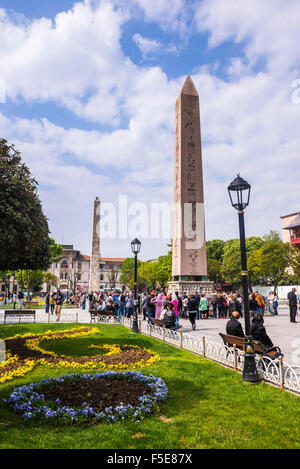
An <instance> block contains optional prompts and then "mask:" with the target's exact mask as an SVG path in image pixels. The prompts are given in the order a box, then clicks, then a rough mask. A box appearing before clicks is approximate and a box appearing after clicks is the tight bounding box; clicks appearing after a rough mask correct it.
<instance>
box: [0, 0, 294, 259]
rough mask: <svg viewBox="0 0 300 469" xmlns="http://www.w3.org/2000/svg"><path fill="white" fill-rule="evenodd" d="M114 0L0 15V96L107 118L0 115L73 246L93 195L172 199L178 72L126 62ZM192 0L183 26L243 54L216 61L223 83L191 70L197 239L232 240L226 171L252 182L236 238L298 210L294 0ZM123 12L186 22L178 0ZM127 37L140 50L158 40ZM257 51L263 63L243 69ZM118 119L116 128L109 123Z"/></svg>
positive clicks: (84, 244)
mask: <svg viewBox="0 0 300 469" xmlns="http://www.w3.org/2000/svg"><path fill="white" fill-rule="evenodd" d="M125 3H127V4H128V2H125ZM125 3H124V2H123V4H122V2H120V1H117V0H115V2H114V3H112V2H109V1H105V2H104V1H97V2H88V1H86V2H83V3H78V4H76V5H75V6H74V7H73V9H72V10H69V11H68V12H65V13H61V14H59V15H57V17H56V18H55V21H50V20H48V19H45V18H44V19H42V20H38V21H37V20H34V21H32V22H29V21H27V20H26V21H21V20H20V19H18V21H15V20H13V19H11V18H10V17H8V16H7V15H6V14H5V12H4V11H3V10H0V23H1V26H2V29H1V30H0V31H1V32H0V39H1V44H4V46H3V47H1V50H0V77H1V78H4V79H5V81H6V88H7V99H8V100H18V99H23V100H25V102H28V103H31V102H46V103H47V102H48V101H54V102H55V103H57V104H58V105H59V106H62V107H65V108H67V109H69V110H71V111H72V112H74V113H75V114H76V115H77V116H80V117H82V118H84V119H86V120H89V121H92V122H99V123H105V124H110V125H112V126H114V128H113V129H111V130H107V128H106V130H105V131H103V130H102V131H101V130H100V129H101V127H99V129H98V130H93V131H88V130H83V129H80V128H71V129H66V128H64V127H63V126H58V125H55V124H54V123H52V122H50V120H49V119H36V120H32V119H25V118H24V119H18V118H15V117H14V116H8V117H4V116H3V115H1V114H0V134H1V135H2V136H5V137H6V138H7V139H8V140H10V141H11V142H14V143H15V145H16V147H17V148H19V149H20V150H21V151H22V153H23V155H24V159H25V161H26V163H27V164H28V165H29V166H30V167H31V169H32V171H33V173H34V175H35V176H36V178H37V179H38V180H39V182H40V185H41V186H40V187H41V188H40V193H41V197H42V200H43V203H44V207H45V210H46V213H47V214H48V216H49V218H50V226H51V228H52V230H53V232H54V235H55V236H56V237H57V239H58V241H61V239H62V237H63V236H64V242H70V243H71V242H74V244H76V245H78V247H79V249H82V250H83V251H85V252H87V251H88V248H89V245H90V217H91V213H90V207H91V205H92V202H93V199H94V198H95V196H96V195H99V196H100V198H101V200H103V201H113V200H116V197H117V195H118V194H119V193H124V194H128V195H129V197H130V198H131V199H132V200H134V201H137V202H141V201H144V202H147V203H148V204H150V202H151V201H167V202H171V200H172V188H173V127H174V104H175V100H176V98H177V95H178V93H179V90H180V87H181V86H182V83H183V81H184V77H183V76H178V77H177V78H176V79H172V80H171V79H168V76H167V75H166V73H164V72H163V70H162V69H161V68H160V67H139V66H137V65H136V64H134V63H133V62H132V61H131V60H130V58H128V57H126V56H125V55H124V53H123V51H122V48H121V45H120V39H121V37H122V26H123V24H124V22H125V21H126V20H127V19H128V18H129V17H130V16H129V15H131V14H132V8H128V9H126V8H125ZM121 4H122V8H121V9H119V8H116V5H118V6H120V5H121ZM196 5H197V6H198V10H197V15H196V16H195V22H194V26H195V27H196V28H197V29H198V31H208V32H209V34H210V46H211V47H215V46H217V45H218V44H221V43H222V42H224V41H228V40H230V39H233V40H235V41H236V42H241V41H245V42H243V47H244V49H243V50H244V54H243V55H242V56H238V57H236V56H234V57H230V59H229V60H228V63H227V64H226V66H227V68H226V72H227V74H228V75H227V76H226V75H224V76H226V77H228V76H229V81H227V80H226V79H225V78H224V76H223V78H221V77H220V76H218V72H219V69H218V68H213V67H201V68H199V69H198V70H197V72H195V73H194V75H193V76H192V78H193V80H194V82H195V84H196V87H197V89H198V92H199V96H200V113H201V129H202V141H203V162H204V178H205V202H206V229H207V235H208V238H225V239H226V238H229V237H232V236H237V235H238V234H237V223H236V219H235V215H236V214H235V213H233V210H232V208H231V206H230V204H229V200H227V191H226V188H227V185H228V183H229V182H230V181H231V180H232V179H233V178H234V177H235V174H236V172H241V175H242V176H243V177H245V178H246V179H248V180H249V182H250V183H251V184H252V186H253V191H252V194H253V195H252V199H251V204H250V207H249V209H247V234H249V235H250V234H263V233H264V232H266V231H268V230H269V229H270V228H273V229H274V228H275V229H279V226H280V225H279V223H280V219H279V217H280V215H283V214H285V213H288V212H290V211H291V212H294V211H296V210H299V195H300V193H299V182H298V179H299V176H298V171H297V169H298V167H299V162H298V161H299V148H300V137H299V128H298V127H299V114H300V104H298V105H297V104H295V103H294V102H293V100H292V93H293V92H294V91H295V89H293V88H292V87H291V85H292V82H293V80H295V79H296V78H299V77H300V73H299V74H297V73H298V71H295V69H296V67H297V66H298V64H299V50H298V47H297V45H298V43H299V40H298V39H299V30H298V29H297V28H296V20H295V18H297V12H298V9H299V6H298V3H296V2H294V1H293V0H291V1H290V2H289V3H288V4H287V5H284V6H282V3H281V2H278V1H277V0H274V2H273V4H272V15H271V9H270V8H271V7H270V5H271V3H269V2H263V1H261V0H260V1H259V2H258V1H257V0H253V2H251V3H247V5H246V4H245V3H244V2H234V1H233V0H226V2H220V1H215V0H211V1H210V2H207V1H206V0H204V1H203V2H201V3H200V4H199V5H198V4H196ZM129 6H130V7H133V6H138V7H139V9H140V11H142V12H143V15H144V19H146V20H147V21H149V22H150V21H157V22H158V23H160V25H162V26H163V27H164V28H166V29H169V30H171V31H174V27H175V26H174V25H176V27H177V28H179V29H180V27H182V28H183V25H184V27H185V28H186V27H187V22H186V18H187V17H186V16H185V14H186V9H185V5H184V2H182V1H177V2H170V1H167V0H162V1H160V2H148V1H143V0H133V1H132V2H131V3H130V5H129ZM209 6H210V8H209ZM168 12H169V16H168ZM184 12H185V13H184ZM279 18H282V25H281V29H280V30H279V23H278V22H279ZM287 19H289V24H287ZM180 25H181V26H180ZM182 30H183V29H181V31H182ZM278 31H280V34H279V33H278ZM135 38H136V40H137V42H139V41H140V46H141V47H144V52H145V53H148V54H150V51H151V47H152V52H151V53H152V54H153V53H154V52H155V48H156V52H158V51H159V50H160V47H162V45H161V44H160V43H158V41H157V44H156V43H151V42H150V43H148V45H147V44H146V43H145V42H142V39H144V40H146V38H145V37H142V36H141V35H140V36H139V35H135ZM142 44H143V45H142ZM145 44H146V45H147V46H148V52H146V45H145ZM164 47H165V46H164ZM258 59H259V60H264V61H265V62H266V67H265V68H264V70H263V71H261V72H259V73H256V72H255V67H254V66H255V64H257V60H258ZM0 110H1V109H0ZM122 119H123V120H122ZM121 121H122V124H123V123H124V121H125V122H128V125H122V127H121V126H120V125H119V123H120V122H121ZM127 242H128V240H124V242H123V241H122V242H118V243H116V242H115V241H105V243H104V245H103V246H104V249H106V251H104V252H105V254H106V255H112V256H113V255H116V256H122V255H127V254H128V255H130V252H128V253H127V251H126V249H127V244H126V243H127ZM165 244H166V243H165V240H158V241H157V242H156V244H155V245H154V244H153V243H152V242H151V241H145V244H144V247H143V249H144V250H143V255H144V256H145V257H155V255H156V254H161V253H162V252H164V251H166V247H165ZM154 249H156V251H154ZM102 252H103V250H102ZM124 253H126V254H124Z"/></svg>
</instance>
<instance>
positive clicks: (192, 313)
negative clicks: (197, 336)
mask: <svg viewBox="0 0 300 469" xmlns="http://www.w3.org/2000/svg"><path fill="white" fill-rule="evenodd" d="M187 312H188V315H189V320H190V323H191V324H192V329H193V331H194V330H195V329H196V323H195V319H196V314H197V300H196V298H195V295H194V294H191V295H190V297H189V299H188V304H187Z"/></svg>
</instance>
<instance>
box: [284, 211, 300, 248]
mask: <svg viewBox="0 0 300 469" xmlns="http://www.w3.org/2000/svg"><path fill="white" fill-rule="evenodd" d="M280 218H281V231H282V240H283V242H284V243H290V244H291V245H292V246H295V247H297V248H298V249H300V212H296V213H292V214H291V215H284V216H283V217H280Z"/></svg>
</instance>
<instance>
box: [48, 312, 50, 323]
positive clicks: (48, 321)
mask: <svg viewBox="0 0 300 469" xmlns="http://www.w3.org/2000/svg"><path fill="white" fill-rule="evenodd" d="M49 322H50V313H48V324H49Z"/></svg>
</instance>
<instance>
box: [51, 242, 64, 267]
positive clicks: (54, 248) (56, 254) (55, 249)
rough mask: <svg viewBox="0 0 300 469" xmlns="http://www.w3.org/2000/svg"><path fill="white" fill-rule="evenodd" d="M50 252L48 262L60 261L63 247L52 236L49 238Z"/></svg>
mask: <svg viewBox="0 0 300 469" xmlns="http://www.w3.org/2000/svg"><path fill="white" fill-rule="evenodd" d="M50 253H51V260H50V264H53V263H57V262H59V261H61V259H62V255H63V247H62V246H61V245H60V244H57V243H56V241H55V239H54V238H50Z"/></svg>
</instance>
